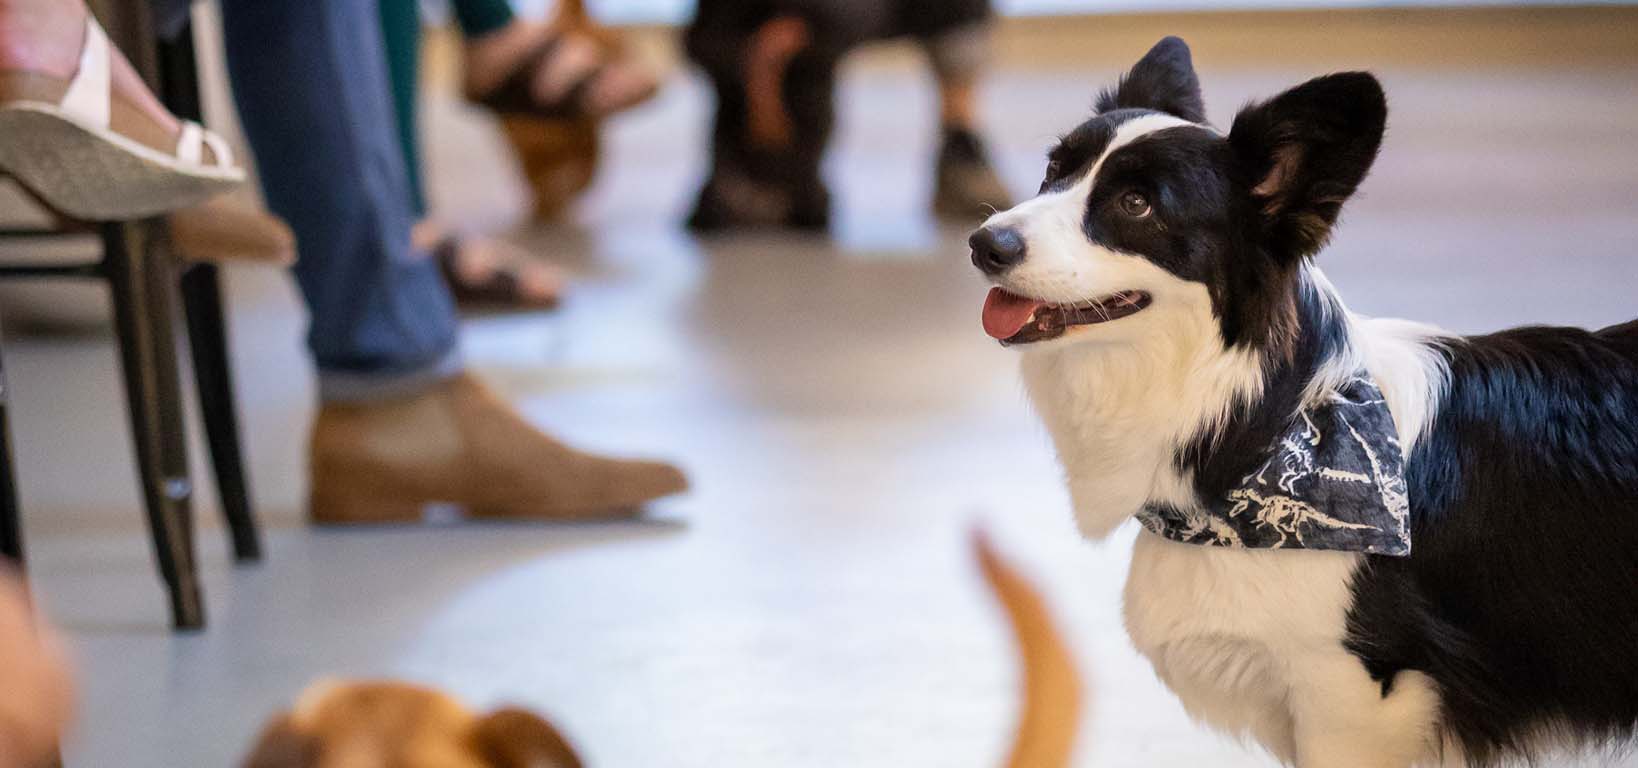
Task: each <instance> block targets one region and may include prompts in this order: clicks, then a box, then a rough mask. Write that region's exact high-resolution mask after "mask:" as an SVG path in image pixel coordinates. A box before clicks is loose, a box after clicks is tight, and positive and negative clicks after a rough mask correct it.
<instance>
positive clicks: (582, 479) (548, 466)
mask: <svg viewBox="0 0 1638 768" xmlns="http://www.w3.org/2000/svg"><path fill="white" fill-rule="evenodd" d="M311 462H312V464H311V472H312V483H311V486H310V487H311V489H312V490H311V494H312V496H311V501H310V506H309V508H308V512H309V515H310V516H311V518H312V521H313V522H314V523H318V524H321V525H333V524H347V523H390V522H416V521H419V520H421V519H422V508H423V507H424V506H425V505H426V504H428V503H429V502H444V503H449V504H456V505H459V506H461V507H463V508H465V510H466V515H467V517H468V518H487V519H516V520H586V519H607V518H616V517H631V516H634V515H635V514H636V513H637V511H638V508H639V507H640V506H641V505H643V504H644V503H645V502H648V501H651V500H654V499H658V498H661V497H664V496H670V495H672V494H675V493H680V492H682V491H684V490H686V489H687V488H688V480H687V478H685V477H683V474H682V472H681V471H679V470H678V469H677V468H676V467H673V466H671V465H670V464H662V463H659V462H650V461H622V460H616V459H606V458H602V457H599V456H593V455H591V454H587V453H582V452H580V451H576V450H574V449H573V448H569V447H568V446H565V445H563V444H562V443H559V442H557V441H556V440H553V439H552V438H550V437H547V436H546V435H545V434H542V433H541V432H540V431H539V430H537V429H535V428H534V427H533V426H530V425H529V423H528V422H526V421H524V420H523V419H522V418H521V417H520V416H518V414H517V412H515V411H514V410H512V408H511V407H510V406H508V405H507V404H506V403H504V402H502V401H501V400H500V399H499V398H498V397H496V396H495V394H494V393H493V392H491V391H490V390H489V389H488V388H487V387H485V386H484V385H483V384H481V383H479V382H478V380H477V379H476V378H474V377H473V376H471V375H470V374H462V375H460V376H457V377H455V378H453V379H451V380H449V381H448V382H446V383H444V384H441V385H439V386H438V387H437V388H435V389H432V390H430V391H427V392H423V393H421V394H418V395H415V396H412V397H406V398H400V399H396V400H391V401H386V402H380V403H368V404H353V403H330V404H326V405H325V406H323V407H322V408H321V409H320V410H319V415H318V419H317V421H316V422H315V423H314V425H313V437H312V447H311Z"/></svg>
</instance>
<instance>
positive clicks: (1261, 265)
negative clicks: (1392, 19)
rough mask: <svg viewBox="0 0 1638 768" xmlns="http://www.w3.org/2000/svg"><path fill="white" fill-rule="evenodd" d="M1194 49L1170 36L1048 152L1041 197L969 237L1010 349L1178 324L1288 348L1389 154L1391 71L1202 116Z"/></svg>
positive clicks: (1104, 338) (1329, 80) (1125, 335)
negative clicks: (1342, 221) (1305, 301)
mask: <svg viewBox="0 0 1638 768" xmlns="http://www.w3.org/2000/svg"><path fill="white" fill-rule="evenodd" d="M1205 119H1206V118H1205V109H1204V107H1203V106H1202V103H1201V99H1200V83H1199V80H1198V79H1197V78H1196V76H1195V72H1194V66H1193V63H1192V61H1191V60H1190V55H1189V48H1188V46H1187V45H1185V44H1184V43H1183V41H1182V40H1179V39H1177V38H1175V37H1168V38H1166V39H1164V40H1161V41H1160V42H1159V43H1158V44H1156V45H1155V47H1154V48H1153V49H1151V50H1150V51H1149V53H1148V54H1147V55H1145V56H1144V57H1143V58H1142V60H1140V61H1139V62H1138V63H1137V65H1136V66H1134V67H1133V68H1132V71H1131V72H1129V73H1127V74H1126V76H1125V77H1123V78H1122V79H1121V81H1120V83H1119V84H1118V85H1116V86H1115V87H1114V88H1112V89H1109V90H1106V91H1104V92H1103V94H1102V95H1101V96H1100V97H1099V98H1098V101H1097V113H1096V114H1095V115H1094V116H1093V117H1092V118H1091V119H1089V120H1087V121H1086V122H1085V123H1082V124H1081V125H1080V127H1078V128H1076V129H1075V130H1073V131H1071V132H1070V133H1069V134H1068V135H1066V136H1064V137H1063V139H1062V140H1061V141H1059V143H1058V145H1057V146H1056V147H1055V148H1053V150H1052V151H1051V153H1050V155H1049V156H1048V163H1047V169H1046V177H1045V179H1043V180H1042V182H1041V190H1040V193H1039V194H1038V195H1037V196H1036V197H1035V198H1033V199H1031V200H1028V201H1026V202H1024V203H1022V204H1020V205H1018V206H1017V207H1015V208H1012V209H1011V210H1008V211H1003V212H1001V213H997V214H995V215H994V216H992V217H990V219H989V220H988V221H987V222H985V224H984V226H983V227H982V228H980V229H979V230H978V231H976V232H974V233H973V235H972V238H971V240H970V244H971V246H972V249H973V253H972V258H973V264H974V265H975V266H977V267H978V268H979V269H980V270H981V271H982V272H983V273H984V274H985V275H986V276H987V277H988V278H989V279H990V280H991V281H992V282H993V283H994V284H995V286H996V287H995V288H994V289H992V290H991V292H990V296H989V298H988V300H987V301H986V303H985V307H984V329H985V331H986V332H987V333H989V335H991V336H993V337H995V338H997V339H1000V340H1001V341H1002V342H1003V343H1005V344H1009V345H1026V344H1027V345H1031V348H1055V347H1059V346H1062V345H1069V344H1081V343H1087V342H1131V341H1135V340H1140V339H1142V338H1143V337H1144V336H1145V335H1146V334H1148V333H1150V332H1152V331H1155V330H1157V329H1160V328H1164V327H1166V326H1165V325H1164V323H1165V322H1166V318H1167V317H1168V316H1172V317H1174V318H1175V317H1177V316H1180V315H1183V314H1187V315H1191V316H1195V317H1210V318H1214V319H1215V321H1216V325H1217V327H1218V328H1219V329H1220V330H1221V333H1222V340H1223V343H1224V344H1225V345H1226V346H1229V347H1233V346H1236V345H1259V344H1263V343H1269V342H1272V341H1274V340H1276V339H1278V338H1279V337H1280V335H1281V333H1282V331H1285V332H1289V331H1290V330H1291V329H1289V328H1285V327H1284V326H1283V325H1282V324H1283V323H1287V322H1288V319H1289V318H1290V317H1291V315H1292V312H1291V309H1290V307H1291V300H1292V299H1291V296H1292V295H1293V293H1294V291H1295V285H1296V282H1297V275H1298V271H1299V268H1300V266H1301V265H1302V262H1303V260H1305V259H1307V258H1308V257H1310V256H1312V255H1313V254H1314V253H1315V252H1316V251H1318V250H1319V248H1320V247H1321V246H1322V245H1324V243H1325V240H1326V239H1327V237H1328V236H1329V235H1330V232H1331V228H1332V225H1334V224H1335V223H1336V220H1337V215H1338V213H1339V212H1340V211H1341V209H1342V204H1343V202H1344V201H1346V200H1347V199H1348V198H1349V197H1350V196H1351V195H1352V194H1353V192H1354V190H1355V189H1356V188H1357V187H1358V186H1359V184H1360V182H1361V181H1362V180H1364V178H1365V174H1366V173H1367V172H1368V171H1369V170H1370V167H1371V163H1372V161H1373V160H1374V159H1375V158H1376V153H1377V149H1378V147H1379V146H1380V144H1381V141H1382V133H1383V129H1384V125H1385V123H1386V120H1387V104H1386V102H1385V100H1384V98H1383V94H1382V88H1381V86H1380V85H1379V84H1378V83H1377V81H1376V78H1374V77H1372V76H1371V75H1369V74H1366V73H1363V72H1348V73H1342V74H1335V75H1329V76H1326V77H1320V78H1316V79H1314V80H1310V81H1308V82H1306V83H1303V84H1302V85H1299V86H1297V87H1295V88H1292V89H1291V90H1288V91H1286V92H1285V93H1282V94H1280V95H1279V96H1276V97H1275V98H1273V99H1272V100H1269V101H1267V102H1263V103H1260V104H1252V105H1250V106H1248V107H1246V108H1245V109H1243V110H1241V111H1240V113H1239V115H1238V116H1236V117H1235V119H1234V126H1233V128H1232V129H1231V130H1230V131H1229V133H1228V134H1227V135H1224V134H1222V133H1220V132H1218V131H1217V130H1215V129H1213V128H1212V127H1210V126H1209V125H1207V124H1206V122H1205Z"/></svg>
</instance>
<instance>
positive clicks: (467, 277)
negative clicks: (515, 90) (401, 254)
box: [380, 0, 563, 309]
mask: <svg viewBox="0 0 1638 768" xmlns="http://www.w3.org/2000/svg"><path fill="white" fill-rule="evenodd" d="M494 4H496V3H494V2H493V0H460V2H457V3H456V8H457V10H459V9H460V8H461V7H463V6H482V5H494ZM498 5H499V9H500V10H501V11H504V19H502V18H501V15H502V14H501V13H500V11H497V10H491V11H489V12H485V13H480V12H477V11H472V10H470V9H469V11H468V13H469V14H473V13H476V14H477V15H476V16H475V17H473V18H471V19H469V18H468V17H467V16H462V23H463V24H478V23H479V22H483V21H484V20H486V19H488V20H498V21H500V22H501V23H504V22H505V21H509V20H510V19H511V6H509V5H507V4H506V3H505V2H499V3H498ZM380 16H381V40H382V43H383V44H384V46H385V53H386V57H387V76H388V79H389V81H390V83H391V85H392V101H393V117H394V118H395V121H396V122H397V125H398V148H399V151H400V153H401V154H402V155H403V157H404V171H405V175H406V176H407V177H408V179H409V195H410V208H411V212H412V214H413V215H414V216H415V225H414V228H413V229H412V230H411V235H410V243H411V246H412V247H413V248H414V249H415V250H416V251H420V252H426V253H430V254H432V257H433V258H435V259H437V260H438V263H439V268H440V271H441V272H442V273H443V275H444V278H445V279H446V280H447V282H448V283H449V287H450V289H451V291H452V292H453V293H454V296H455V299H456V301H457V302H458V303H459V304H460V305H461V306H462V307H463V308H465V307H468V306H469V305H478V304H481V305H482V307H481V308H484V309H549V308H552V307H555V306H557V304H558V302H559V301H561V300H562V293H563V276H562V274H561V273H560V272H559V271H558V270H557V269H555V268H553V267H552V266H551V265H549V264H546V263H543V262H540V261H538V260H533V259H529V258H527V257H525V256H524V254H522V253H521V252H520V251H518V249H516V248H512V247H509V246H508V245H507V244H505V243H503V242H500V241H495V240H491V239H489V238H484V237H475V236H468V235H466V234H461V233H455V232H451V231H449V230H448V229H446V228H445V227H443V226H441V225H440V224H439V223H438V222H436V221H434V220H432V219H431V218H429V217H428V216H427V193H426V182H425V179H426V175H425V169H424V167H423V166H422V163H421V135H420V130H421V128H420V120H419V116H418V111H419V95H420V89H421V80H420V78H421V65H420V62H421V7H420V3H418V2H416V0H380ZM486 23H487V22H486ZM479 28H480V29H482V28H485V27H479ZM473 297H481V298H482V299H483V301H475V300H474V299H473Z"/></svg>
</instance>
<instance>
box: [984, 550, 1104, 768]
mask: <svg viewBox="0 0 1638 768" xmlns="http://www.w3.org/2000/svg"><path fill="white" fill-rule="evenodd" d="M973 549H974V550H975V551H976V552H977V555H978V564H979V567H980V568H981V569H982V570H983V572H984V580H985V581H987V582H989V585H990V589H991V590H992V591H994V592H995V595H996V597H997V598H998V599H999V600H1000V601H1001V607H1002V608H1003V609H1005V610H1006V612H1007V618H1008V620H1009V622H1010V623H1011V625H1012V631H1013V635H1014V636H1015V637H1016V638H1017V639H1018V649H1019V652H1020V654H1021V656H1022V657H1023V663H1024V674H1023V679H1024V699H1023V706H1022V708H1021V711H1020V715H1019V718H1018V735H1017V736H1016V737H1015V740H1014V741H1013V745H1012V754H1011V756H1010V757H1008V759H1007V765H1008V766H1010V768H1061V767H1062V766H1068V765H1069V761H1070V757H1071V755H1072V754H1073V752H1074V749H1075V734H1076V726H1077V725H1078V724H1079V722H1080V716H1081V685H1080V676H1079V675H1078V674H1077V673H1076V671H1075V661H1074V659H1073V657H1071V656H1070V653H1069V649H1068V648H1067V647H1065V646H1064V642H1063V638H1062V637H1060V636H1059V634H1058V630H1057V629H1056V628H1055V627H1054V626H1053V623H1052V617H1051V615H1049V613H1048V612H1047V607H1046V604H1045V603H1044V602H1043V601H1042V600H1041V596H1040V594H1039V593H1037V592H1036V591H1035V588H1034V587H1032V586H1031V585H1030V583H1029V582H1028V581H1027V580H1025V579H1024V577H1023V576H1021V575H1020V574H1019V573H1018V572H1017V571H1016V570H1013V568H1012V566H1011V565H1009V564H1008V563H1007V562H1006V561H1005V560H1003V559H1002V558H1001V555H1000V554H998V553H997V552H996V551H995V546H994V545H993V544H992V543H991V542H990V539H989V537H988V536H987V535H985V534H984V532H983V531H975V532H974V534H973Z"/></svg>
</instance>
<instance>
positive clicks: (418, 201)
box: [379, 0, 427, 219]
mask: <svg viewBox="0 0 1638 768" xmlns="http://www.w3.org/2000/svg"><path fill="white" fill-rule="evenodd" d="M379 7H380V13H381V42H382V45H383V46H384V47H385V50H386V55H387V77H388V79H389V80H390V82H391V83H392V105H393V114H394V116H395V117H396V118H397V121H398V147H399V150H400V151H401V152H402V153H403V155H404V173H405V175H407V176H408V177H409V184H410V206H411V208H412V210H413V212H414V214H415V217H416V218H417V219H420V218H421V217H424V216H426V213H427V195H426V187H425V182H424V181H423V179H422V176H421V133H420V125H419V123H420V118H419V114H418V112H417V106H418V105H417V103H416V94H417V92H418V91H419V89H420V84H421V4H420V3H419V2H417V0H380V3H379Z"/></svg>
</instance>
